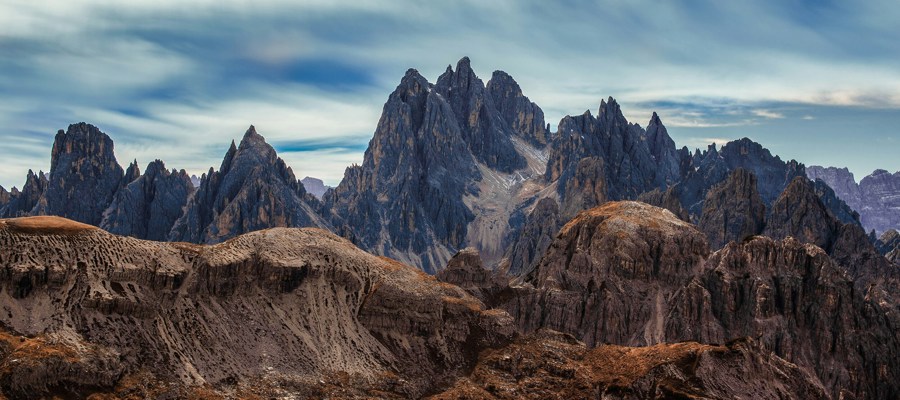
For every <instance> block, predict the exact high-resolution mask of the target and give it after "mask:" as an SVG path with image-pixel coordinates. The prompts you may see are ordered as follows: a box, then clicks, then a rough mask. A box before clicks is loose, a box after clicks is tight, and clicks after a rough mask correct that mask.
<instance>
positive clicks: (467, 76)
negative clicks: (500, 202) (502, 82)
mask: <svg viewBox="0 0 900 400" xmlns="http://www.w3.org/2000/svg"><path fill="white" fill-rule="evenodd" d="M510 80H512V78H510ZM434 91H435V93H437V94H439V95H441V96H442V97H443V98H444V99H446V100H447V102H448V103H449V104H450V107H451V109H452V110H453V115H454V116H455V117H456V121H457V124H458V126H459V130H460V133H461V134H462V139H463V141H465V142H466V144H467V145H468V147H469V151H471V152H472V155H473V156H474V157H475V159H476V160H478V161H480V162H481V163H483V164H484V165H486V166H487V167H488V168H491V169H494V170H497V171H501V172H507V173H508V172H512V171H515V170H517V169H521V168H525V166H526V161H525V158H524V157H522V155H521V154H519V153H518V152H517V151H516V149H515V147H514V146H513V142H512V140H511V137H512V135H513V131H512V129H511V128H512V127H511V125H510V122H512V121H507V120H504V118H503V116H502V115H501V113H500V111H499V110H498V108H497V106H496V105H495V104H494V99H493V97H492V96H491V94H490V93H488V92H487V90H486V89H485V86H484V82H482V81H481V79H479V78H478V76H476V75H475V71H473V70H472V66H471V65H470V62H469V58H468V57H463V58H462V59H460V60H459V62H458V63H457V64H456V71H454V70H453V69H452V68H451V67H450V66H449V65H448V66H447V70H446V71H445V72H444V73H443V74H441V76H440V77H438V79H437V82H436V83H435V84H434ZM523 128H524V127H523Z"/></svg>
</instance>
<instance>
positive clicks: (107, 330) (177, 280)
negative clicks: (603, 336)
mask: <svg viewBox="0 0 900 400" xmlns="http://www.w3.org/2000/svg"><path fill="white" fill-rule="evenodd" d="M0 266H2V269H0V309H2V313H0V322H2V325H3V327H4V329H5V330H7V331H8V332H7V333H5V334H4V335H8V336H12V337H13V338H12V339H9V340H6V339H5V338H7V337H6V336H3V335H0V339H4V340H0V353H2V354H0V358H2V359H3V360H4V362H5V364H4V365H6V366H7V368H11V369H7V368H5V369H3V371H2V373H0V389H2V390H3V393H4V394H5V395H7V396H12V397H20V396H19V395H20V394H23V393H28V395H27V396H25V397H29V398H38V397H46V396H50V395H52V394H56V393H85V391H90V392H109V391H114V390H116V389H115V388H114V386H116V385H121V384H123V383H122V380H127V379H131V378H129V377H132V376H135V375H140V374H141V373H142V371H150V373H151V375H152V377H151V378H152V379H150V380H154V379H155V380H160V381H163V382H168V383H169V384H170V385H175V386H182V387H184V386H195V385H207V387H211V388H214V389H216V390H220V391H223V390H224V391H229V390H232V391H233V390H238V389H241V388H246V385H250V384H253V383H254V382H258V381H260V380H265V381H267V382H270V383H271V384H272V385H275V386H276V387H283V388H287V389H290V390H291V391H294V392H297V393H315V391H314V389H315V388H317V387H320V386H322V385H324V384H325V383H324V382H326V381H329V382H330V381H331V379H332V377H333V374H334V373H342V374H344V375H346V376H348V377H350V378H352V379H354V380H355V381H356V382H357V383H358V386H357V389H360V390H362V391H363V393H364V394H365V393H367V396H375V397H382V396H380V395H378V394H377V393H378V392H377V391H375V392H366V390H369V389H371V390H385V391H387V392H389V393H395V395H396V396H403V397H410V396H412V397H415V396H419V395H421V394H422V393H423V391H424V390H426V389H429V388H431V387H434V386H436V385H443V384H449V383H450V382H452V379H455V377H456V376H458V375H459V374H460V373H461V371H465V370H467V369H468V368H470V367H471V365H472V364H473V363H474V361H475V357H474V355H475V354H477V352H478V351H479V350H480V349H482V348H485V347H487V346H496V345H500V344H503V343H506V342H507V341H508V340H509V339H511V337H512V335H513V334H514V328H513V327H512V323H511V319H510V317H509V316H508V315H506V314H505V313H503V312H498V311H485V310H484V309H483V307H482V305H481V303H480V302H479V301H478V300H477V299H475V298H473V297H471V296H469V295H468V294H466V293H465V291H463V290H462V289H460V288H458V287H456V286H452V285H446V284H439V283H438V282H437V281H435V280H434V278H432V277H429V276H427V275H424V274H422V273H421V272H420V271H417V270H415V269H414V268H411V267H408V266H405V265H402V264H399V263H397V262H394V261H391V260H388V259H384V258H379V257H376V256H372V255H369V254H367V253H364V252H362V251H361V250H359V249H358V248H356V247H354V246H353V245H352V244H351V243H350V242H348V241H346V240H345V239H341V238H339V237H336V236H334V235H332V234H330V233H328V232H326V231H323V230H318V229H284V228H278V229H271V230H265V231H258V232H254V233H250V234H246V235H243V236H240V237H237V238H234V239H232V240H229V241H228V242H226V243H222V244H219V245H215V246H197V245H190V244H185V243H172V244H169V243H159V242H150V241H142V240H137V239H132V238H126V237H120V236H114V235H111V234H109V233H106V232H104V231H102V230H99V229H97V228H94V227H91V226H88V225H84V224H79V223H76V222H74V221H70V220H65V219H61V218H56V217H33V218H25V219H11V220H0ZM19 335H25V336H27V337H29V338H31V339H25V341H24V342H22V341H19V340H18V339H16V338H17V337H19ZM4 342H5V343H7V345H5V346H4V345H3V343H4ZM16 342H19V343H16ZM29 352H30V353H29ZM20 356H21V357H22V358H19V357H20ZM23 358H24V359H23ZM348 379H349V378H348ZM448 379H449V380H450V381H448V382H445V381H447V380H448ZM117 382H118V383H117ZM367 388H368V389H367Z"/></svg>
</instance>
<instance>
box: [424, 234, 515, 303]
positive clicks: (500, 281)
mask: <svg viewBox="0 0 900 400" xmlns="http://www.w3.org/2000/svg"><path fill="white" fill-rule="evenodd" d="M435 278H437V280H439V281H441V282H446V283H449V284H451V285H456V286H459V287H461V288H463V289H465V290H466V291H467V292H469V294H471V295H472V296H475V298H477V299H479V300H481V301H482V302H484V303H487V304H494V303H497V301H498V298H499V297H500V296H502V295H503V292H504V291H505V290H506V289H507V288H509V281H508V278H507V276H506V274H504V273H503V271H498V270H490V269H487V268H485V265H484V261H482V259H481V255H480V254H479V253H478V250H476V249H474V248H471V247H467V248H465V249H462V250H460V251H458V252H456V254H454V255H453V257H452V258H451V259H450V262H448V263H447V266H446V267H445V268H444V269H442V270H440V271H439V272H438V273H437V275H435Z"/></svg>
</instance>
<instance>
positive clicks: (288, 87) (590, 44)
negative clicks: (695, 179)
mask: <svg viewBox="0 0 900 400" xmlns="http://www.w3.org/2000/svg"><path fill="white" fill-rule="evenodd" d="M898 20H900V2H897V1H896V0H870V1H865V2H851V1H827V0H826V1H793V0H771V1H754V2H723V1H678V0H672V1H650V0H638V1H628V2H620V1H553V2H548V1H505V0H491V1H484V0H472V1H442V2H435V1H404V0H392V1H367V0H358V1H353V2H339V1H328V0H308V1H279V0H265V1H233V0H216V1H206V0H203V1H185V0H130V1H128V2H121V1H113V0H86V1H65V2H64V1H43V0H27V1H20V0H0V185H2V186H4V187H5V188H7V189H9V188H10V187H11V186H21V185H22V183H24V180H25V175H26V172H27V171H28V169H34V170H35V171H37V170H39V169H42V170H44V171H47V170H48V169H49V165H50V149H51V146H52V142H53V137H54V135H55V134H56V131H57V130H59V129H65V128H66V127H67V126H68V125H69V124H71V123H75V122H80V121H84V122H88V123H91V124H94V125H96V126H98V127H99V128H100V129H101V130H102V131H104V132H105V133H107V134H108V135H110V136H111V137H112V138H113V140H114V141H115V146H116V147H115V152H116V157H117V159H118V161H119V163H120V164H122V165H123V166H125V165H127V164H128V163H129V162H131V160H134V159H137V160H138V162H139V164H140V165H141V167H142V168H143V167H144V166H146V164H147V163H149V162H151V161H153V160H154V159H157V158H158V159H162V160H164V161H165V162H166V165H167V167H169V168H177V169H185V170H187V171H188V172H190V173H194V174H198V175H199V174H200V173H202V172H205V171H207V170H208V169H209V168H210V167H215V168H218V166H219V165H220V163H221V160H222V157H223V155H224V154H225V151H226V150H227V149H228V146H229V144H230V143H231V140H240V138H241V136H242V135H243V133H244V131H245V130H246V129H247V127H248V126H249V125H251V124H254V125H255V126H256V128H257V130H258V132H259V133H260V134H261V135H263V136H265V137H266V139H267V140H268V142H269V143H271V144H272V145H273V146H274V147H275V148H276V150H278V152H279V155H280V156H281V157H282V158H284V159H285V161H286V162H287V163H288V165H290V166H292V167H293V169H294V172H295V174H296V175H297V177H298V178H302V177H304V176H307V175H310V176H315V177H319V178H322V179H323V180H325V182H326V184H329V185H336V184H337V183H338V182H339V181H340V179H341V177H342V176H343V173H344V169H345V168H346V167H347V166H348V165H350V164H352V163H361V162H362V157H363V152H364V151H365V149H366V146H367V144H368V141H369V139H371V136H372V134H373V132H374V130H375V126H376V124H377V122H378V118H379V116H380V114H381V109H382V106H383V104H384V102H385V101H386V100H387V97H388V95H389V94H390V92H391V91H393V89H394V88H395V87H396V85H397V84H398V83H399V81H400V78H401V77H402V76H403V74H404V72H405V71H406V70H407V69H408V68H416V69H418V70H419V71H420V72H421V73H422V74H423V75H424V76H425V77H426V78H428V79H429V80H430V81H432V82H434V81H435V80H436V79H437V76H438V75H440V73H441V72H443V70H444V69H445V68H446V67H447V65H449V64H452V65H454V66H455V64H456V62H457V60H459V59H460V58H461V57H463V56H468V57H470V58H471V60H472V66H473V68H474V69H475V71H476V73H477V74H478V75H479V76H480V77H481V78H482V80H484V81H485V82H487V80H488V79H490V76H491V73H492V71H494V70H498V69H500V70H504V71H506V72H508V73H509V74H510V75H512V76H513V77H514V78H515V79H516V80H517V81H518V82H519V84H520V86H521V87H522V89H523V91H524V92H525V94H526V95H527V96H529V97H530V98H531V100H532V101H534V102H536V103H537V104H538V105H540V106H541V108H543V110H544V113H545V115H546V118H547V122H548V123H550V124H551V125H552V126H553V127H554V128H555V126H556V124H557V123H558V121H559V120H560V119H561V118H562V117H563V116H565V115H578V114H581V113H583V112H584V111H585V110H587V109H590V110H592V111H593V112H595V113H596V110H597V108H598V106H599V103H600V100H601V99H605V98H607V97H608V96H612V97H615V98H616V99H617V100H618V102H619V103H620V104H621V106H622V109H623V112H624V114H625V116H626V117H627V118H628V119H629V120H630V121H632V122H637V123H640V124H641V125H646V124H647V122H648V121H649V119H650V115H651V114H652V112H653V111H656V112H658V113H659V115H660V117H661V118H662V121H663V123H664V124H665V125H666V126H667V127H668V129H669V133H670V135H671V136H672V137H673V139H674V140H675V142H676V144H677V145H678V146H679V147H680V146H688V147H690V148H695V147H700V148H706V146H707V145H708V144H709V143H718V144H722V143H724V142H727V141H728V140H732V139H738V138H741V137H749V138H751V139H753V140H756V141H758V142H760V143H762V144H763V145H764V146H765V147H767V148H769V149H770V150H772V152H773V153H775V154H778V155H780V156H781V157H782V158H783V159H791V158H793V159H797V160H799V161H801V162H803V163H806V164H807V165H813V164H818V165H833V166H846V167H849V168H850V170H851V172H853V173H854V174H855V175H856V178H857V180H859V179H861V178H862V177H863V176H865V175H867V174H869V173H871V172H872V171H873V170H874V169H876V168H881V169H886V170H889V171H892V172H893V171H897V170H900V157H898V154H900V131H898V127H900V29H897V23H896V21H898Z"/></svg>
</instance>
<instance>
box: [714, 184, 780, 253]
mask: <svg viewBox="0 0 900 400" xmlns="http://www.w3.org/2000/svg"><path fill="white" fill-rule="evenodd" d="M765 223H766V205H765V204H763V201H762V198H761V197H760V196H759V192H757V190H756V177H755V176H753V173H751V172H750V171H747V170H745V169H743V168H738V169H736V170H734V172H732V173H731V175H729V176H728V179H726V180H725V181H723V182H722V183H720V184H718V185H716V186H714V187H713V188H712V189H710V190H709V192H708V193H707V195H706V200H705V201H704V202H703V215H702V216H701V217H700V224H699V228H700V230H701V231H703V233H705V234H706V237H707V239H708V240H709V244H710V246H712V248H714V249H718V248H721V247H722V246H723V245H724V244H726V243H728V242H732V241H741V240H744V239H746V238H748V237H750V236H753V235H758V234H760V233H761V232H762V230H763V227H765Z"/></svg>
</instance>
